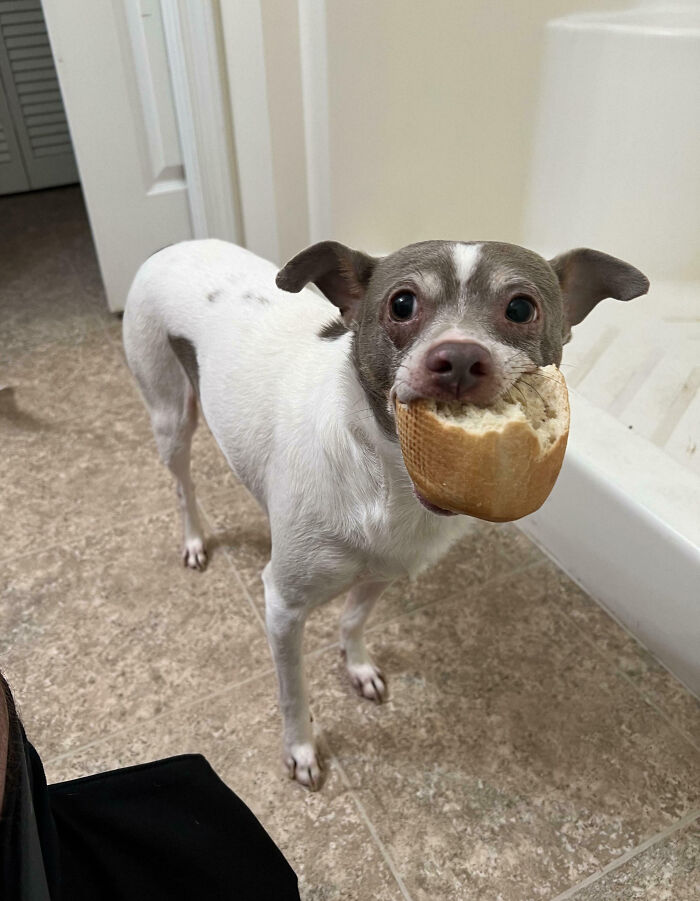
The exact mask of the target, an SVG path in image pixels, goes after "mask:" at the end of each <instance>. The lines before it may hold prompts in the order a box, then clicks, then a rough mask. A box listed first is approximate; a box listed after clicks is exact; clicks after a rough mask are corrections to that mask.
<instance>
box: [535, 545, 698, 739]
mask: <svg viewBox="0 0 700 901" xmlns="http://www.w3.org/2000/svg"><path fill="white" fill-rule="evenodd" d="M532 588H533V590H534V591H535V592H537V594H538V595H540V596H542V595H546V596H547V597H549V598H550V600H551V601H552V602H553V603H556V604H557V605H558V606H559V607H560V609H561V610H563V611H564V612H565V613H566V615H567V616H569V617H570V618H571V619H572V620H573V621H574V622H575V623H576V624H577V626H578V627H579V628H580V629H581V631H582V633H583V634H584V635H585V636H587V638H588V639H589V641H591V642H593V643H594V644H595V646H596V648H597V650H598V651H599V652H601V653H604V654H605V655H606V656H607V657H608V658H609V659H610V660H611V662H612V663H613V664H614V665H615V667H616V668H617V669H618V670H619V671H620V672H621V673H623V674H624V675H625V676H626V677H627V678H629V679H630V681H631V682H633V683H634V685H635V686H636V687H637V688H638V689H639V691H641V692H643V694H644V695H645V696H646V697H648V698H649V700H650V701H651V702H652V703H653V704H655V705H656V706H657V707H658V708H659V709H660V710H661V711H663V713H664V714H665V715H666V716H667V717H668V718H669V719H670V720H671V721H672V722H673V723H674V725H676V726H677V727H678V728H679V729H680V730H681V731H683V732H684V733H685V734H686V735H688V736H689V737H690V738H691V740H692V741H694V743H695V744H696V746H697V747H698V748H700V702H698V699H697V698H695V697H694V696H693V695H692V694H691V693H690V692H689V691H688V690H687V689H686V688H685V687H684V686H683V685H682V684H681V683H680V682H679V681H678V680H677V679H675V678H674V677H673V676H672V675H671V674H670V673H669V672H668V670H667V669H666V668H665V667H663V666H662V665H661V664H660V663H659V662H658V661H657V660H656V659H655V658H654V656H653V655H652V654H651V653H649V651H647V650H646V648H644V647H643V646H642V645H641V644H639V642H638V641H636V640H635V639H634V638H633V637H632V636H631V635H630V634H629V633H628V632H626V631H625V629H623V628H622V627H621V626H619V625H618V624H617V623H616V622H615V620H614V619H613V618H612V617H611V616H610V615H609V614H608V613H606V611H605V610H604V609H603V608H602V607H601V606H600V605H599V604H597V603H596V602H595V601H594V600H593V599H592V598H591V597H590V596H589V595H587V594H586V593H585V591H583V590H582V589H580V588H579V587H578V586H577V585H575V584H574V583H573V582H572V581H571V580H570V579H569V578H567V576H566V574H565V573H563V572H562V571H561V570H560V569H559V568H558V567H556V566H555V565H554V564H553V563H551V562H548V563H547V564H546V565H545V566H544V567H543V568H542V571H541V577H540V579H538V581H537V584H536V585H533V586H532Z"/></svg>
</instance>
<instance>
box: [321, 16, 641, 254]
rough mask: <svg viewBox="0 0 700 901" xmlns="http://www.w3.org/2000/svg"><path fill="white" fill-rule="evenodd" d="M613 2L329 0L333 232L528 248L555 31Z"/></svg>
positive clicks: (366, 238)
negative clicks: (529, 201)
mask: <svg viewBox="0 0 700 901" xmlns="http://www.w3.org/2000/svg"><path fill="white" fill-rule="evenodd" d="M624 5H626V4H624V3H623V4H620V3H616V2H615V0H539V2H537V3H523V2H522V0H506V2H493V0H467V2H455V0H432V2H430V3H427V2H421V0H354V2H352V3H348V2H346V0H328V2H327V4H326V7H327V21H328V32H327V33H328V76H329V77H328V84H329V110H330V116H329V119H330V149H331V175H332V178H331V188H332V197H331V202H332V206H331V209H332V223H333V233H334V234H333V236H334V237H335V238H337V239H339V240H342V241H347V242H349V243H350V244H358V245H361V246H364V247H366V248H367V249H370V250H377V249H379V250H382V249H392V248H394V247H397V246H400V245H402V244H406V243H409V242H411V241H415V240H422V239H426V238H441V237H444V238H460V239H463V240H464V239H467V240H468V239H496V240H506V241H515V242H517V241H519V240H520V239H521V222H522V218H523V212H524V203H525V200H526V194H525V191H526V187H527V182H528V177H529V166H530V154H531V145H532V137H533V126H534V113H535V107H536V99H537V94H538V90H539V67H540V60H541V55H542V49H543V46H544V25H545V22H546V21H547V20H548V19H550V18H552V17H553V16H558V15H564V14H567V13H569V12H571V11H573V10H575V9H581V8H582V7H584V8H587V9H600V8H608V9H609V8H615V7H616V6H617V7H619V6H624Z"/></svg>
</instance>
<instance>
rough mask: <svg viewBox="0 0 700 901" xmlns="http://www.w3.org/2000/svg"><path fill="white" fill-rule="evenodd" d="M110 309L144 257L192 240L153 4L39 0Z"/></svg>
mask: <svg viewBox="0 0 700 901" xmlns="http://www.w3.org/2000/svg"><path fill="white" fill-rule="evenodd" d="M43 7H44V15H45V17H46V24H47V27H48V32H49V38H50V41H51V46H52V49H53V55H54V61H55V64H56V69H57V71H58V77H59V82H60V85H61V91H62V94H63V100H64V104H65V108H66V113H67V115H68V123H69V126H70V131H71V136H72V139H73V147H74V149H75V155H76V157H77V160H78V169H79V171H80V180H81V183H82V187H83V193H84V195H85V202H86V205H87V209H88V214H89V217H90V224H91V226H92V232H93V236H94V239H95V245H96V248H97V256H98V259H99V263H100V268H101V270H102V277H103V279H104V283H105V288H106V292H107V301H108V303H109V307H110V309H111V310H115V311H116V310H122V309H123V308H124V301H125V299H126V294H127V291H128V288H129V284H130V283H131V280H132V278H133V277H134V273H135V272H136V270H137V269H138V267H139V265H140V264H141V263H142V262H143V261H144V260H145V259H146V258H147V257H148V256H150V255H151V254H152V253H155V251H157V250H159V249H160V248H161V247H165V246H166V245H168V244H172V243H174V242H176V241H182V240H186V239H188V238H191V237H193V229H192V224H191V219H190V210H189V201H188V191H187V183H186V181H185V173H184V167H183V160H182V152H181V148H180V142H179V139H178V129H177V119H176V113H175V105H174V102H173V92H172V88H171V82H170V73H169V67H168V57H167V52H166V41H165V38H164V31H163V20H162V17H161V7H160V3H159V2H158V0H70V2H66V0H43Z"/></svg>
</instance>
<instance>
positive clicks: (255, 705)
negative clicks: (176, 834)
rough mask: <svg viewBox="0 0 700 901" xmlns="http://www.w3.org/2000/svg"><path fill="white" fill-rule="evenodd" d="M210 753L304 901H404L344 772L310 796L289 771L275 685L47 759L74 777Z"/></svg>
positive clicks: (205, 703) (59, 774)
mask: <svg viewBox="0 0 700 901" xmlns="http://www.w3.org/2000/svg"><path fill="white" fill-rule="evenodd" d="M186 752H197V753H201V754H204V755H205V756H206V757H207V759H208V760H209V762H210V763H211V764H212V766H213V767H214V769H215V770H216V771H217V773H218V774H219V775H220V776H221V778H222V779H223V780H224V781H225V782H226V783H227V784H228V785H230V787H231V788H232V789H233V790H234V791H235V792H236V793H237V794H238V795H239V796H240V797H241V798H242V799H243V800H244V801H245V803H246V804H247V805H248V806H249V807H250V809H251V810H252V811H253V812H254V813H255V815H256V816H257V817H258V819H260V821H261V822H262V824H263V825H264V826H265V828H266V829H267V830H268V832H269V833H270V835H271V836H272V838H273V839H274V840H275V841H276V842H277V844H278V845H279V847H280V848H281V849H282V852H283V853H284V854H285V856H286V857H287V859H288V860H289V862H290V863H291V865H292V866H293V867H294V869H295V871H296V873H297V875H298V876H299V881H300V890H301V895H302V898H304V899H305V901H341V899H342V901H369V899H378V901H399V899H401V898H402V895H401V892H400V890H399V888H398V886H397V884H396V882H395V881H394V879H393V877H392V875H391V872H390V870H389V868H388V866H387V864H386V862H385V861H384V859H383V857H382V855H381V852H380V850H379V848H378V847H377V845H376V844H375V843H374V842H373V840H372V837H371V835H370V833H369V831H368V830H367V828H366V826H365V824H364V822H363V821H362V818H361V816H360V814H359V812H358V809H357V806H356V804H355V802H354V800H353V798H352V795H351V794H350V793H349V792H348V791H347V790H346V788H345V786H344V784H343V782H342V780H341V778H340V776H339V774H338V772H337V770H336V769H335V768H333V767H329V768H328V769H329V772H328V778H327V781H326V784H325V785H324V788H323V790H322V791H321V792H318V793H316V794H312V793H309V792H307V791H305V790H304V789H302V788H301V787H300V786H299V785H297V784H296V783H293V782H290V781H289V779H287V777H286V775H285V774H284V773H283V770H282V767H281V756H280V729H279V717H278V713H277V705H276V694H275V683H274V679H273V677H272V676H268V677H265V678H261V679H255V680H253V681H252V682H248V683H247V684H245V685H241V686H239V687H238V688H235V689H233V690H231V691H227V692H226V693H224V694H222V695H219V696H218V697H215V698H209V699H206V698H205V699H202V700H201V701H199V702H197V704H196V705H193V706H190V707H184V708H180V709H179V710H175V711H172V712H168V714H167V715H165V716H161V717H160V718H158V719H156V720H153V721H151V722H149V723H146V724H144V725H142V726H139V727H138V728H132V729H130V730H129V731H128V732H125V733H122V734H121V735H118V736H114V737H113V738H111V739H107V740H106V741H103V742H100V743H98V744H96V745H93V746H92V747H89V748H85V749H83V750H82V751H80V752H78V753H77V754H73V755H71V756H70V757H67V758H63V759H60V760H55V761H53V762H52V761H49V762H48V764H47V775H48V778H49V779H50V780H57V779H64V778H65V779H68V778H74V777H76V776H81V775H86V774H88V773H91V772H97V771H100V770H105V769H110V768H113V767H117V766H128V765H130V764H134V763H139V762H143V761H146V760H151V759H156V758H159V757H164V756H168V755H171V754H181V753H186Z"/></svg>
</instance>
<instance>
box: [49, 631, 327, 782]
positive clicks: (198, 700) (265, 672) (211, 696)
mask: <svg viewBox="0 0 700 901" xmlns="http://www.w3.org/2000/svg"><path fill="white" fill-rule="evenodd" d="M335 647H337V643H336V644H329V645H324V646H323V647H321V648H316V649H315V650H313V651H311V652H309V654H308V655H307V656H308V657H320V656H321V655H323V654H325V653H327V652H328V651H330V650H332V649H333V648H335ZM274 675H275V668H274V665H273V663H272V660H270V663H269V665H268V666H267V667H266V668H264V669H260V670H257V671H256V672H255V673H252V674H251V675H250V676H248V677H247V678H245V679H242V680H241V681H240V682H231V683H230V684H229V685H226V686H225V687H223V688H217V690H216V691H212V692H208V693H207V694H202V695H197V696H196V697H194V698H190V699H189V700H187V701H184V702H183V703H181V704H178V703H175V704H172V705H169V706H168V707H167V708H166V709H164V710H163V711H162V713H158V714H156V715H155V716H147V717H137V718H135V719H133V720H130V721H129V722H128V723H125V724H124V725H123V726H121V727H120V728H119V729H115V730H114V731H113V732H107V733H104V734H102V735H100V736H99V737H98V738H94V739H92V740H90V741H88V742H86V743H85V744H83V745H78V746H77V747H75V748H70V749H68V750H66V751H61V753H60V754H56V755H54V756H53V757H47V758H45V764H46V766H51V765H52V764H54V763H56V762H60V761H63V760H67V759H68V758H70V757H72V756H73V755H75V754H77V753H79V752H80V751H85V750H87V749H89V748H93V747H95V746H96V745H99V744H101V743H102V742H106V741H108V740H110V739H112V738H114V737H115V736H119V735H122V734H123V733H125V732H129V730H131V729H134V728H136V727H137V726H140V725H146V724H148V725H151V724H152V723H159V722H161V721H162V720H164V719H166V718H168V717H170V716H172V714H173V713H174V712H176V711H177V712H178V713H180V712H182V711H183V710H187V709H189V708H190V707H195V706H199V705H201V704H203V703H204V702H206V701H213V700H216V699H217V698H220V697H223V696H224V695H226V694H228V693H229V692H235V691H237V690H238V689H240V688H242V687H243V686H244V685H248V684H250V683H251V682H254V681H255V680H256V679H264V678H267V677H268V676H274Z"/></svg>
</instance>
